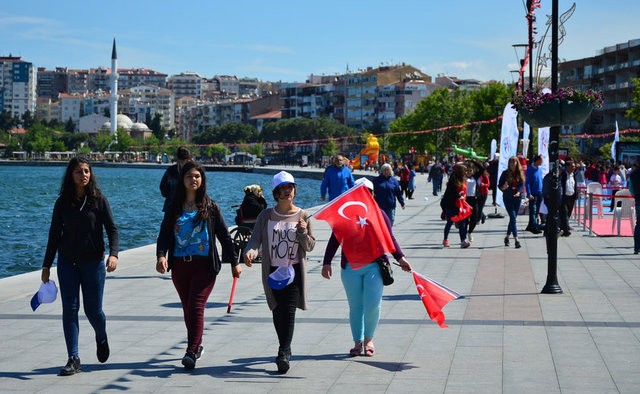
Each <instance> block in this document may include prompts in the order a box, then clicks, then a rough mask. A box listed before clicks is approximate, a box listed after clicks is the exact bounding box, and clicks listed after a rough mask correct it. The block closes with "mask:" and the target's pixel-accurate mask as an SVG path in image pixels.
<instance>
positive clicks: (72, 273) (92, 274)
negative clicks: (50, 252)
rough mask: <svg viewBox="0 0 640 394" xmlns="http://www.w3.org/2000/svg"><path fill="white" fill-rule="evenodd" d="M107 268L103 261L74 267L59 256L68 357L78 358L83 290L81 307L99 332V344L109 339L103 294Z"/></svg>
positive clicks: (61, 296)
mask: <svg viewBox="0 0 640 394" xmlns="http://www.w3.org/2000/svg"><path fill="white" fill-rule="evenodd" d="M105 277H106V268H105V265H104V263H103V262H102V260H98V261H93V262H88V263H78V264H73V263H72V262H71V261H70V260H68V259H66V258H64V257H62V256H58V283H59V284H60V298H61V300H62V330H63V331H64V340H65V343H66V345H67V353H68V356H69V357H78V356H79V354H78V336H79V334H80V326H79V324H78V311H79V310H80V289H82V304H83V306H84V313H85V315H87V319H88V320H89V323H91V327H93V330H94V331H95V333H96V341H102V340H104V339H106V338H107V331H106V325H107V319H106V317H105V315H104V312H103V311H102V295H103V293H104V280H105Z"/></svg>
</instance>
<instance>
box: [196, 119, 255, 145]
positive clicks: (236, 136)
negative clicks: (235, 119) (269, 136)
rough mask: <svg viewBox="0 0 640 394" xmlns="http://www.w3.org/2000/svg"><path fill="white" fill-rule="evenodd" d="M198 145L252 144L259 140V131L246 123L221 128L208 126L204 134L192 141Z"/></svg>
mask: <svg viewBox="0 0 640 394" xmlns="http://www.w3.org/2000/svg"><path fill="white" fill-rule="evenodd" d="M191 140H192V141H193V142H194V143H196V144H216V143H218V142H223V143H228V144H229V143H250V142H256V141H257V140H258V130H257V129H256V128H255V127H254V126H253V125H248V124H244V123H225V124H223V125H220V126H208V127H207V128H206V129H205V131H204V132H202V133H200V134H197V135H194V136H193V138H192V139H191Z"/></svg>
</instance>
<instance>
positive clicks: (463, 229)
mask: <svg viewBox="0 0 640 394" xmlns="http://www.w3.org/2000/svg"><path fill="white" fill-rule="evenodd" d="M444 214H445V217H446V218H447V224H445V225H444V239H445V241H446V240H447V239H449V231H451V226H453V223H454V222H453V220H451V218H452V217H454V216H455V215H457V214H458V208H455V209H448V210H446V211H445V212H444ZM468 225H469V218H466V219H464V220H461V221H459V222H458V234H460V242H464V240H465V239H467V226H468Z"/></svg>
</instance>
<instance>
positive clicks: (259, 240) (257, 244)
mask: <svg viewBox="0 0 640 394" xmlns="http://www.w3.org/2000/svg"><path fill="white" fill-rule="evenodd" d="M272 211H273V208H267V209H265V210H264V211H262V212H261V213H260V215H258V218H257V219H256V224H255V226H254V227H253V232H252V233H251V238H250V239H249V242H248V243H247V246H246V247H245V249H244V253H245V254H246V253H247V252H249V251H253V252H258V248H261V249H262V287H263V288H264V294H265V296H266V297H267V305H269V309H271V310H274V309H275V308H276V306H277V302H276V299H275V297H274V296H273V290H271V287H269V283H268V277H269V274H270V273H271V256H270V254H269V246H270V245H269V234H268V231H269V230H268V227H269V226H268V225H269V217H270V215H271V213H272ZM298 215H299V216H298V217H303V218H306V220H305V221H306V222H307V230H306V231H304V232H299V231H298V232H296V239H297V241H298V243H299V244H300V246H299V248H298V256H299V258H300V262H299V264H301V266H300V286H301V291H300V297H299V298H298V303H297V307H298V308H300V309H302V310H306V309H307V285H306V275H307V252H310V251H312V250H313V247H314V246H315V245H316V239H315V238H314V237H313V233H312V231H311V222H310V220H309V215H308V214H307V212H306V211H304V210H303V209H300V212H299V213H298Z"/></svg>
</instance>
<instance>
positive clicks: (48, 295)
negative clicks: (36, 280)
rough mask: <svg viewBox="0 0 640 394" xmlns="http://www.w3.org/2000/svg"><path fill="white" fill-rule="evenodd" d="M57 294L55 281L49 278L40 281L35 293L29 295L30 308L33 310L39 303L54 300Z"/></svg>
mask: <svg viewBox="0 0 640 394" xmlns="http://www.w3.org/2000/svg"><path fill="white" fill-rule="evenodd" d="M57 295H58V288H57V287H56V282H54V281H53V280H49V281H48V282H46V283H42V284H41V285H40V288H39V289H38V291H37V292H36V294H34V295H33V297H31V309H33V310H34V311H35V310H36V309H37V308H38V307H39V306H40V304H44V303H50V302H53V301H55V300H56V296H57Z"/></svg>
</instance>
